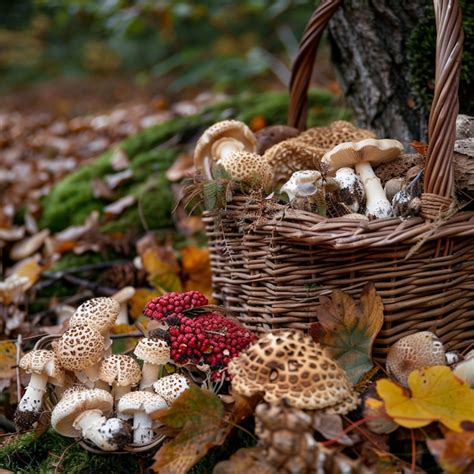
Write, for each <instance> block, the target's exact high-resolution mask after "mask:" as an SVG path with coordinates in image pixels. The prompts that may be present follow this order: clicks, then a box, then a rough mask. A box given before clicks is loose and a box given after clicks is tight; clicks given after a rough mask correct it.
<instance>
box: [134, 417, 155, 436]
mask: <svg viewBox="0 0 474 474" xmlns="http://www.w3.org/2000/svg"><path fill="white" fill-rule="evenodd" d="M152 426H153V421H152V419H151V418H150V417H149V416H148V415H147V414H146V413H145V412H143V411H140V412H136V413H135V414H134V415H133V442H134V443H135V444H147V443H149V442H150V441H151V440H152V439H153V429H152Z"/></svg>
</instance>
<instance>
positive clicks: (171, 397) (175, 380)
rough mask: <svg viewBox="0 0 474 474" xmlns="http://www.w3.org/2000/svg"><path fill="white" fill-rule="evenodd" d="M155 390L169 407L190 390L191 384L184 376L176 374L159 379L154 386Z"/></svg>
mask: <svg viewBox="0 0 474 474" xmlns="http://www.w3.org/2000/svg"><path fill="white" fill-rule="evenodd" d="M153 388H154V390H155V392H156V393H157V394H158V395H160V396H162V397H163V398H164V399H165V400H166V403H167V404H168V405H171V404H172V403H173V402H174V401H175V400H176V399H177V398H179V397H180V396H181V395H182V394H183V393H184V392H185V391H186V390H187V389H188V388H189V382H188V379H187V378H186V377H185V376H184V375H181V374H178V373H174V374H171V375H166V376H165V377H162V378H161V379H159V380H158V381H157V382H155V383H154V384H153Z"/></svg>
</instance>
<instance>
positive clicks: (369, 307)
mask: <svg viewBox="0 0 474 474" xmlns="http://www.w3.org/2000/svg"><path fill="white" fill-rule="evenodd" d="M316 316H317V317H318V319H319V322H320V324H321V326H322V332H321V336H320V343H321V345H322V346H323V347H325V348H327V350H328V351H329V353H330V354H331V356H332V357H333V358H334V359H335V360H336V361H337V362H338V363H339V365H340V366H341V367H342V368H343V369H344V370H345V371H346V372H347V375H348V377H349V380H350V381H351V382H352V383H353V384H356V383H357V382H359V380H360V379H361V378H362V376H363V375H364V374H365V373H366V372H367V371H368V370H370V369H371V368H372V367H373V363H372V357H371V354H372V345H373V343H374V340H375V338H376V336H377V334H378V333H379V331H380V329H382V325H383V304H382V299H381V298H380V296H378V295H377V293H376V291H375V287H374V286H373V285H372V284H367V285H366V286H365V287H364V289H363V290H362V294H361V297H360V302H359V305H357V304H356V303H355V301H354V300H353V299H352V298H351V296H350V295H348V294H347V293H344V292H343V291H340V290H336V291H333V293H332V294H331V298H328V297H326V296H321V297H320V305H319V307H318V308H317V309H316Z"/></svg>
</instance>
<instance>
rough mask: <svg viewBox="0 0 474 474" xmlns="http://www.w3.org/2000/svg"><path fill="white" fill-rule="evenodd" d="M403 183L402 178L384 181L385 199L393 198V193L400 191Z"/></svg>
mask: <svg viewBox="0 0 474 474" xmlns="http://www.w3.org/2000/svg"><path fill="white" fill-rule="evenodd" d="M404 183H405V179H404V178H392V179H389V180H388V181H387V182H386V183H385V186H384V187H383V190H384V191H385V196H387V199H388V200H389V201H391V200H392V199H393V197H394V196H395V194H397V193H398V191H401V189H402V188H403V185H404Z"/></svg>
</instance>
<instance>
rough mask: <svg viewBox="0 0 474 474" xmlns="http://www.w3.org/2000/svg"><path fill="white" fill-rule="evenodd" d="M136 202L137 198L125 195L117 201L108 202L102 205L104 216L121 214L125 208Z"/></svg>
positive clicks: (109, 216)
mask: <svg viewBox="0 0 474 474" xmlns="http://www.w3.org/2000/svg"><path fill="white" fill-rule="evenodd" d="M136 202H137V199H136V198H135V197H134V196H125V197H123V198H121V199H119V200H118V201H115V202H113V203H112V204H109V205H108V206H105V207H104V216H105V217H106V218H112V217H117V216H119V215H120V214H122V212H123V211H125V209H127V208H129V207H130V206H133V205H134V204H135V203H136Z"/></svg>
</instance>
